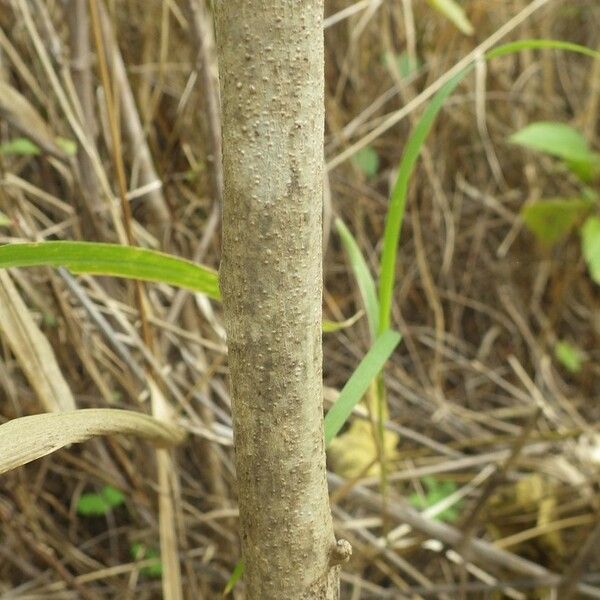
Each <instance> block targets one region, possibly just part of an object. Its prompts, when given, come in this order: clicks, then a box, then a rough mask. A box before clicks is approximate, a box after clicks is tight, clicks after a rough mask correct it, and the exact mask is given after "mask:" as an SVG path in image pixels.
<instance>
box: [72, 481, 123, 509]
mask: <svg viewBox="0 0 600 600" xmlns="http://www.w3.org/2000/svg"><path fill="white" fill-rule="evenodd" d="M124 502H125V495H124V494H123V492H121V491H120V490H118V489H116V488H114V487H112V486H111V485H106V486H104V487H103V488H102V489H101V490H100V493H98V494H94V493H90V494H82V495H81V496H80V497H79V500H78V501H77V514H80V515H82V516H85V517H101V516H104V515H105V514H106V513H108V512H109V511H110V510H112V509H113V508H116V507H117V506H121V505H122V504H123V503H124Z"/></svg>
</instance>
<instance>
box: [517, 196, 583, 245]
mask: <svg viewBox="0 0 600 600" xmlns="http://www.w3.org/2000/svg"><path fill="white" fill-rule="evenodd" d="M593 206H594V202H593V200H586V199H584V198H572V199H562V198H556V199H554V200H543V201H541V202H534V203H533V204H526V205H525V206H524V207H523V208H522V209H521V217H522V219H523V222H524V223H525V225H526V226H527V228H528V229H529V230H530V231H531V232H532V233H533V234H534V235H535V236H536V237H537V238H538V240H539V241H540V242H541V243H542V244H545V245H551V244H554V243H556V242H558V241H559V240H560V239H561V238H564V237H565V236H566V235H567V234H568V233H569V232H570V231H571V230H572V229H573V227H575V226H576V225H577V224H578V223H579V222H580V221H581V220H582V219H583V218H584V217H585V216H586V215H587V214H588V213H589V212H590V210H591V209H592V208H593Z"/></svg>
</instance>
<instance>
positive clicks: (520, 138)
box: [509, 121, 600, 168]
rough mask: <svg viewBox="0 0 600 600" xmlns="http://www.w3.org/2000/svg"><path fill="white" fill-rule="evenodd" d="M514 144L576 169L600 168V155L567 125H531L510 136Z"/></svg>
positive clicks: (541, 122)
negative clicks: (552, 157)
mask: <svg viewBox="0 0 600 600" xmlns="http://www.w3.org/2000/svg"><path fill="white" fill-rule="evenodd" d="M509 140H510V141H511V142H512V143H513V144H518V145H520V146H524V147H525V148H530V149H532V150H538V151H539V152H545V153H546V154H549V155H550V156H556V157H558V158H562V159H563V160H566V161H569V162H570V163H571V164H572V165H573V166H574V167H577V165H579V166H578V167H577V168H581V166H582V165H588V166H590V167H592V168H593V167H600V154H598V153H596V152H592V151H591V150H590V149H589V147H588V143H587V141H586V139H585V138H584V137H583V136H582V135H581V133H579V131H577V130H576V129H574V128H573V127H571V126H569V125H566V124H565V123H554V122H550V121H540V122H538V123H531V124H530V125H527V127H524V128H523V129H521V130H520V131H517V132H516V133H514V134H513V135H511V136H510V138H509Z"/></svg>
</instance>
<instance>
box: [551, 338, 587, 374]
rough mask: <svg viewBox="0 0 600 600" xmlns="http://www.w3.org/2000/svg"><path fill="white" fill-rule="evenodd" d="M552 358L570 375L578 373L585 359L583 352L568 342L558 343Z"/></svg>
mask: <svg viewBox="0 0 600 600" xmlns="http://www.w3.org/2000/svg"><path fill="white" fill-rule="evenodd" d="M554 356H555V357H556V360H558V362H560V364H561V365H562V366H563V367H564V368H565V369H567V371H569V372H571V373H579V371H581V365H582V364H583V361H584V359H585V355H584V354H583V352H582V351H581V350H580V349H579V348H577V346H573V344H571V343H570V342H566V341H564V340H563V341H560V342H558V343H557V344H556V346H554Z"/></svg>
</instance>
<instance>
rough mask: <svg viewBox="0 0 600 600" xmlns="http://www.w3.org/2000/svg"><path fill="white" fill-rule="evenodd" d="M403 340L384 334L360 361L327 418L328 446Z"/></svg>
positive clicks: (389, 332) (388, 333) (393, 334)
mask: <svg viewBox="0 0 600 600" xmlns="http://www.w3.org/2000/svg"><path fill="white" fill-rule="evenodd" d="M401 339H402V336H401V335H400V334H399V333H398V332H396V331H392V330H391V329H389V330H387V331H385V332H383V333H382V334H381V335H380V336H379V337H378V338H377V340H375V343H374V344H373V346H371V349H370V350H369V351H368V352H367V354H365V356H364V358H363V359H362V360H361V361H360V364H359V365H358V367H356V370H355V371H354V373H352V375H351V377H350V379H348V381H347V382H346V385H345V386H344V387H343V389H342V391H341V392H340V395H339V397H338V399H337V400H336V402H335V404H334V405H333V406H332V407H331V408H330V409H329V412H328V413H327V415H326V416H325V444H326V445H329V443H330V442H331V440H333V438H334V437H335V436H336V435H337V434H338V432H339V431H340V429H341V428H342V427H343V425H344V423H345V422H346V420H347V419H348V417H349V416H350V414H351V413H352V410H353V409H354V407H355V406H356V405H357V404H358V403H359V402H360V399H361V398H362V397H363V396H364V395H365V393H366V391H367V389H368V388H369V385H371V382H372V381H373V380H374V379H375V377H376V376H377V375H378V374H379V372H380V371H381V369H383V367H384V365H385V363H386V362H387V360H388V358H389V357H390V356H391V354H392V352H393V351H394V350H395V348H396V346H397V345H398V344H399V343H400V340H401Z"/></svg>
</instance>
